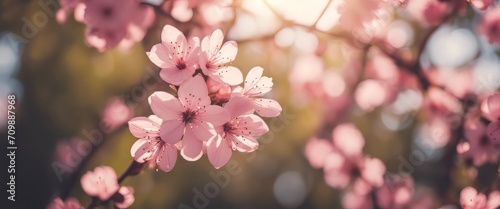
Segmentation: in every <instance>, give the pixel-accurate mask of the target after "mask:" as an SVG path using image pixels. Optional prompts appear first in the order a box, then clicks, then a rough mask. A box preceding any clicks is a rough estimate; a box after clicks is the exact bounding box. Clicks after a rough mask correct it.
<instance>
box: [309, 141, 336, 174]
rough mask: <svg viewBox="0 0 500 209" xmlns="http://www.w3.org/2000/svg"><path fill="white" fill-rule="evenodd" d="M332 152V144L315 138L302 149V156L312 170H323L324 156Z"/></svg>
mask: <svg viewBox="0 0 500 209" xmlns="http://www.w3.org/2000/svg"><path fill="white" fill-rule="evenodd" d="M332 152H333V146H332V143H330V142H329V141H327V140H324V139H317V138H313V139H311V140H309V141H308V142H307V144H306V147H305V149H304V155H305V156H306V158H307V160H308V161H309V164H311V166H312V167H313V168H323V165H324V164H325V158H326V156H328V154H330V153H332Z"/></svg>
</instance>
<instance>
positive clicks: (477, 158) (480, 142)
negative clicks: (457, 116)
mask: <svg viewBox="0 0 500 209" xmlns="http://www.w3.org/2000/svg"><path fill="white" fill-rule="evenodd" d="M464 132H465V133H464V134H465V137H466V138H467V141H468V144H469V146H470V148H469V149H467V147H462V148H461V149H463V150H465V151H467V152H466V156H469V157H471V158H472V159H473V163H474V165H476V166H479V165H482V164H484V163H486V162H496V161H498V156H499V154H500V149H499V148H500V147H498V146H494V145H493V141H492V140H491V139H490V138H488V136H487V134H486V126H485V125H484V124H483V123H482V122H481V121H479V120H478V119H473V118H471V119H468V120H466V121H465V123H464ZM462 146H465V145H462Z"/></svg>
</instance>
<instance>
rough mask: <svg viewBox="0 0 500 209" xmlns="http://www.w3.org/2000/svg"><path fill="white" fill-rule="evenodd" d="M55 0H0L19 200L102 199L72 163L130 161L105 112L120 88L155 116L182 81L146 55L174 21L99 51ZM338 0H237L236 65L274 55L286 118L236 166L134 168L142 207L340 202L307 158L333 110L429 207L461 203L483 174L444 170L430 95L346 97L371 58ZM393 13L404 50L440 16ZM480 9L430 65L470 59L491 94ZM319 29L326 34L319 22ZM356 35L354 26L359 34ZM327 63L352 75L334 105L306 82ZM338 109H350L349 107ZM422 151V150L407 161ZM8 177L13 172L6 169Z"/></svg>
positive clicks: (266, 63)
mask: <svg viewBox="0 0 500 209" xmlns="http://www.w3.org/2000/svg"><path fill="white" fill-rule="evenodd" d="M47 1H48V0H39V1H29V0H3V1H2V2H1V3H0V17H1V21H0V57H1V59H0V86H1V87H0V100H1V103H0V110H1V111H0V126H1V127H0V129H1V130H2V131H1V132H2V133H5V130H6V129H5V124H6V120H5V118H6V115H5V114H6V113H5V112H6V104H7V102H6V98H7V95H8V94H14V95H16V98H17V106H16V110H15V111H16V114H17V115H16V120H17V121H16V143H17V146H18V150H17V156H16V161H17V162H16V203H15V208H45V207H46V205H47V204H48V203H49V202H50V201H51V200H52V199H53V198H55V197H57V196H58V195H60V194H61V193H62V192H64V191H66V192H67V193H68V194H69V196H73V197H76V198H77V199H79V200H80V202H81V203H82V205H87V204H88V203H89V202H90V198H88V197H87V196H85V195H84V193H83V191H82V189H81V187H80V183H79V180H78V179H76V181H75V179H72V178H74V177H73V176H74V175H73V173H75V172H77V173H80V174H79V175H81V174H82V173H84V172H86V171H88V170H92V169H93V168H94V167H95V166H99V165H109V166H111V167H113V168H114V169H115V170H116V172H117V173H118V174H120V173H121V172H123V171H124V170H125V169H126V168H127V167H128V165H129V164H130V162H131V161H132V157H131V156H130V147H131V145H132V144H133V143H134V142H135V140H136V139H135V138H134V137H133V136H132V135H131V134H130V133H129V131H128V128H127V127H126V126H125V125H117V126H113V125H110V124H107V122H106V121H103V115H105V112H106V111H105V109H106V106H107V105H108V104H110V102H113V101H114V99H115V100H116V99H117V98H118V99H121V100H123V101H125V104H126V105H127V106H128V107H130V108H131V111H129V110H123V111H124V112H120V113H118V115H129V114H130V115H131V116H144V115H149V114H151V111H150V109H149V106H148V104H147V97H148V96H149V94H151V93H152V92H154V91H157V90H163V91H170V88H169V87H168V85H167V84H166V83H165V82H161V81H160V79H159V78H158V76H157V74H158V72H159V69H158V68H157V67H156V66H155V65H154V64H153V63H151V62H150V61H149V59H148V58H147V56H146V54H145V52H146V51H149V49H150V48H151V46H153V45H154V44H156V43H158V42H159V40H160V33H161V29H162V27H163V26H164V25H165V24H167V23H169V24H174V25H175V22H169V20H168V18H163V17H161V16H160V15H158V16H157V19H156V20H155V23H154V24H153V26H152V27H150V28H149V30H148V33H147V35H146V36H145V38H144V40H143V41H142V42H140V43H137V44H135V45H134V46H133V47H132V48H131V49H130V50H128V51H122V50H119V49H111V50H107V51H105V52H102V53H101V52H98V51H97V50H96V49H94V48H91V47H88V46H87V45H86V43H85V25H84V24H82V23H79V22H76V21H75V20H74V19H73V18H69V19H68V20H67V21H66V22H65V23H63V24H59V23H58V22H56V20H55V18H54V17H53V16H50V15H47V13H46V12H44V10H43V8H42V7H41V6H40V4H41V3H40V2H47ZM328 2H329V1H327V0H317V1H306V0H293V1H287V0H265V1H264V0H243V1H239V3H238V9H236V10H234V11H235V13H233V14H231V15H230V18H229V21H227V22H225V23H224V24H223V25H222V28H223V29H224V31H225V33H226V34H227V35H228V37H227V39H228V40H236V41H237V42H238V44H239V52H238V55H237V57H236V60H235V62H233V66H236V67H238V68H239V69H240V70H242V72H243V74H244V75H246V73H247V72H248V71H249V70H250V69H251V68H252V67H254V66H262V67H263V68H264V69H265V71H264V74H265V75H266V76H270V77H272V78H273V81H274V88H273V90H272V92H271V93H270V95H268V97H270V98H274V99H276V100H278V101H279V102H280V104H281V105H282V107H283V113H282V115H281V116H280V117H278V118H274V119H269V120H266V122H268V125H269V127H270V132H269V133H268V134H267V135H265V136H263V137H262V138H261V146H260V148H259V150H258V151H257V152H255V153H251V154H243V153H237V154H234V155H233V158H232V165H233V166H234V167H228V166H226V167H223V168H221V169H219V170H217V169H215V168H213V166H212V165H210V163H209V162H208V159H207V158H206V157H203V158H202V159H201V160H199V161H197V162H187V161H185V160H183V159H181V158H179V160H178V162H177V165H176V167H175V169H174V170H173V171H172V172H169V173H165V172H162V171H155V170H151V169H146V170H145V171H144V173H143V174H141V175H139V176H134V177H130V178H128V179H126V180H125V182H124V185H130V186H133V187H134V188H135V194H136V195H135V196H136V200H135V203H134V204H133V205H132V207H131V208H196V206H195V205H194V204H195V202H193V201H199V202H198V204H202V205H203V204H204V202H208V203H207V204H208V205H207V206H206V208H241V209H250V208H340V195H341V192H340V191H338V190H334V189H332V188H330V187H328V186H327V185H326V184H325V182H324V178H323V172H322V170H321V169H319V170H318V169H314V168H312V167H311V166H310V165H309V163H308V161H307V159H306V158H305V156H304V146H305V144H306V142H307V141H308V140H309V139H311V138H312V137H313V136H320V137H324V138H328V137H330V134H331V128H332V127H333V126H334V125H335V124H337V123H338V122H332V121H343V122H352V123H354V124H355V125H356V126H357V127H358V128H359V129H360V131H361V132H362V134H363V136H364V138H365V140H366V146H365V148H364V152H365V153H366V154H367V155H369V156H372V157H376V158H379V159H381V160H382V161H384V163H385V164H386V167H387V172H388V173H398V172H399V171H401V167H402V165H403V167H404V168H403V171H407V172H410V173H411V175H412V176H413V178H414V181H415V182H416V194H415V195H416V196H418V197H421V198H422V199H424V200H425V201H429V202H432V203H431V205H432V207H430V208H437V207H438V206H440V205H442V204H446V203H456V201H457V198H458V193H459V191H460V190H459V188H462V187H463V186H464V185H468V184H470V183H471V182H470V180H468V179H469V178H467V177H466V176H467V172H468V170H467V169H465V168H464V167H463V166H457V168H456V169H453V170H452V171H451V173H447V172H445V171H443V169H444V168H443V167H446V162H443V161H442V160H443V159H442V158H443V152H444V150H445V147H446V146H440V145H439V144H434V145H432V146H428V144H426V142H425V139H427V138H429V137H430V136H426V135H425V134H426V133H427V132H426V131H425V128H426V127H425V126H424V125H422V123H421V121H422V120H424V119H423V116H422V114H421V112H419V111H418V109H419V108H420V107H421V105H422V103H423V100H424V98H423V95H422V94H421V93H420V92H418V91H417V90H411V89H409V90H406V91H402V92H399V93H398V94H396V98H397V99H395V100H394V102H391V104H390V105H387V106H383V107H376V108H374V109H373V110H371V111H365V110H362V109H360V108H359V107H357V106H356V104H355V103H354V102H352V101H345V100H344V99H342V98H343V96H341V95H352V94H353V92H352V91H351V90H349V85H350V82H349V79H348V78H349V76H350V74H351V73H352V72H356V70H355V67H353V66H355V65H354V64H353V63H359V61H356V60H359V59H357V58H358V57H359V56H358V55H357V54H356V53H357V52H352V51H351V48H352V47H351V46H350V45H348V44H347V43H346V42H345V40H343V39H337V38H334V37H332V36H329V35H327V34H325V33H324V32H325V31H326V32H329V31H335V30H337V28H338V18H339V14H338V13H337V12H336V10H335V8H334V7H335V6H338V5H336V4H335V3H332V4H330V3H328ZM153 3H154V2H153ZM270 6H271V7H272V8H274V9H270V8H269V7H270ZM325 7H327V9H326V10H325V11H324V8H325ZM330 7H331V8H330ZM273 10H275V11H273ZM234 11H233V12H234ZM274 12H278V13H279V14H281V15H282V16H279V17H278V16H277V15H276V14H275V13H274ZM41 14H42V15H41ZM386 15H387V17H384V18H386V20H387V21H385V25H384V26H383V28H384V31H385V33H384V35H386V36H389V37H391V38H388V40H391V41H389V43H388V44H389V45H390V46H391V47H393V48H397V49H400V51H401V52H403V53H402V54H403V55H404V56H407V57H410V58H411V57H414V56H415V54H414V53H415V51H416V49H417V48H418V47H419V43H420V41H421V40H422V38H423V36H424V34H425V33H426V32H427V31H428V27H427V26H422V25H421V24H419V23H418V21H417V20H416V19H415V18H413V17H412V16H411V15H410V14H409V13H408V12H407V11H406V10H405V9H396V10H395V11H391V13H389V14H386ZM282 18H284V19H282ZM478 18H479V15H478V14H477V11H475V10H474V9H472V8H467V9H466V10H465V11H464V12H463V14H462V15H460V16H459V17H457V18H454V19H453V20H452V21H451V22H449V23H447V24H444V25H442V26H441V27H439V28H438V29H437V30H436V32H435V33H434V35H433V36H432V37H431V39H430V41H429V42H428V47H427V48H426V51H425V53H424V55H423V57H422V61H421V62H422V63H423V64H424V65H427V66H430V65H432V66H437V68H439V70H442V71H446V70H448V71H453V70H457V69H463V68H467V69H468V70H470V71H471V72H472V74H471V75H470V76H471V78H473V80H474V91H476V92H484V91H491V90H495V89H497V88H498V87H499V86H500V81H499V79H498V78H500V63H499V60H498V48H496V47H493V46H492V45H489V44H488V43H487V42H486V41H485V40H483V39H482V38H480V37H479V36H478V35H476V32H475V29H476V26H477V22H478ZM290 22H293V23H297V24H300V25H303V26H304V27H302V26H297V25H294V24H290ZM374 24H375V23H374ZM175 26H177V27H179V28H181V29H182V28H184V29H185V28H186V27H188V26H186V25H175ZM311 26H315V27H316V28H317V31H312V30H310V28H308V27H311ZM185 30H187V29H185ZM321 31H323V32H321ZM350 36H352V37H356V35H355V34H354V33H353V34H350ZM369 36H374V35H369ZM364 38H366V37H364ZM369 38H373V37H369ZM360 39H363V38H360ZM353 60H354V61H353ZM323 71H327V72H332V73H335V74H336V75H341V76H342V78H339V77H335V76H333V77H332V79H333V80H331V81H330V82H326V84H325V85H326V86H323V87H321V88H323V89H324V91H326V94H327V96H328V95H329V97H331V99H327V100H328V101H329V102H325V99H318V98H314V95H313V96H311V95H308V93H307V91H303V89H304V88H318V87H314V86H313V87H304V86H297V83H300V82H306V81H307V79H310V80H313V79H315V78H316V77H317V76H318V75H319V76H321V73H320V72H323ZM354 75H356V73H354ZM158 81H160V82H158ZM457 85H458V84H457ZM301 89H302V90H301ZM349 100H352V99H349ZM395 109H396V110H401V111H399V112H398V111H395ZM330 110H331V111H330ZM337 110H347V111H348V114H340V113H338V112H339V111H337ZM341 115H342V116H341ZM124 117H125V116H124ZM339 117H342V119H338V118H339ZM108 125H109V127H108ZM110 127H111V128H110ZM2 136H4V135H3V134H2ZM101 138H102V141H100V140H99V139H101ZM82 141H83V142H82ZM93 141H97V143H98V144H99V146H98V148H96V147H95V146H93V145H92V143H89V142H93ZM2 150H4V149H3V148H2ZM415 152H419V153H423V156H424V157H423V159H422V160H420V159H418V163H412V162H409V161H410V159H412V158H415V156H413V155H412V153H415ZM68 153H72V154H68ZM88 154H92V157H91V158H90V159H86V156H87V155H88ZM61 155H64V156H70V157H69V158H71V161H72V162H74V163H77V164H78V163H82V161H83V163H85V166H84V167H83V170H76V171H75V167H76V166H71V165H67V164H62V163H61V161H60V160H58V156H61ZM417 158H418V157H417ZM5 159H6V158H4V157H2V162H3V166H7V162H6V161H5ZM84 159H85V160H84ZM405 160H406V161H407V163H408V162H409V165H408V166H406V164H405V163H404V162H403V161H405ZM3 166H2V167H3ZM497 168H498V166H495V165H490V164H487V165H485V166H482V167H481V169H483V170H486V171H489V172H480V173H481V175H484V176H481V177H478V179H479V180H478V181H479V185H488V183H489V182H491V180H492V179H493V178H494V177H495V176H496V169H497ZM230 169H235V170H236V171H238V172H236V173H237V174H236V175H231V174H229V175H228V176H229V179H228V181H229V183H228V184H227V186H225V187H224V188H219V187H220V186H219V187H217V188H219V189H218V190H217V189H216V190H214V191H212V190H210V189H209V190H210V191H211V192H214V193H216V195H213V197H206V195H205V198H206V200H207V201H203V199H204V198H203V197H202V198H201V200H200V199H199V198H198V197H197V196H199V192H197V191H202V192H203V191H204V190H205V188H206V187H212V186H213V184H214V183H218V182H217V181H216V180H214V177H213V176H221V175H227V174H228V173H230V171H229V170H230ZM7 178H8V176H6V172H2V179H7ZM68 182H73V183H72V184H71V183H68ZM75 182H76V183H75ZM68 184H71V185H72V187H71V188H70V187H69V186H68ZM445 184H450V185H452V186H451V187H453V188H455V189H456V192H455V193H454V194H452V195H450V193H448V192H447V191H444V188H445V187H446V188H448V186H449V185H445ZM4 185H5V184H4ZM208 185H210V186H208ZM3 188H4V189H5V188H6V187H5V186H4V187H3ZM205 193H206V192H205ZM4 200H5V199H4ZM4 200H2V202H3V201H4ZM424 200H423V201H424ZM183 204H185V205H187V206H189V207H187V206H183ZM2 205H3V204H2Z"/></svg>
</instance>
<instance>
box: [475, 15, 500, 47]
mask: <svg viewBox="0 0 500 209" xmlns="http://www.w3.org/2000/svg"><path fill="white" fill-rule="evenodd" d="M499 28H500V7H495V8H493V9H491V10H488V11H487V12H486V13H485V14H484V15H483V16H482V18H481V22H480V23H479V26H478V28H477V30H478V32H479V34H481V35H483V36H485V37H486V38H487V40H488V42H490V43H491V44H493V43H495V44H498V43H500V29H499Z"/></svg>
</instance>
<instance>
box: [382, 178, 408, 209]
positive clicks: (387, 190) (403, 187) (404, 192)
mask: <svg viewBox="0 0 500 209" xmlns="http://www.w3.org/2000/svg"><path fill="white" fill-rule="evenodd" d="M413 194H414V189H413V180H412V178H411V177H410V176H396V177H395V178H394V179H392V181H388V182H385V184H384V186H382V187H380V188H379V189H378V190H377V204H378V205H379V207H381V208H392V209H403V208H407V207H408V206H409V204H410V202H411V200H412V198H413Z"/></svg>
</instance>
